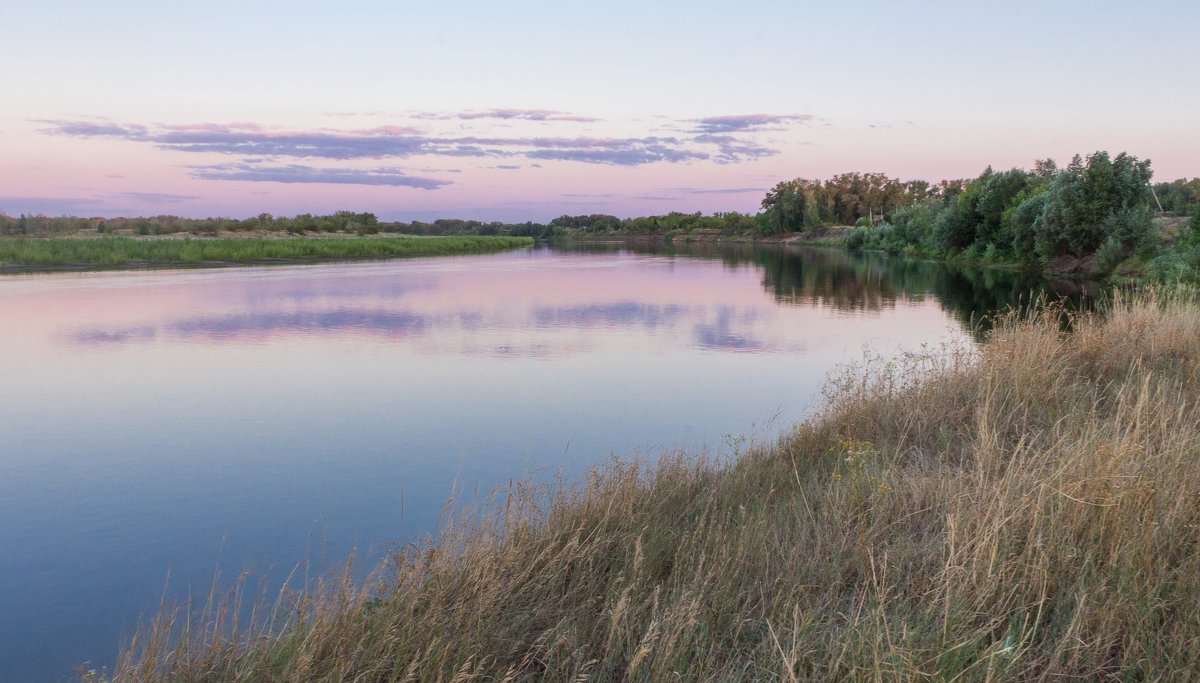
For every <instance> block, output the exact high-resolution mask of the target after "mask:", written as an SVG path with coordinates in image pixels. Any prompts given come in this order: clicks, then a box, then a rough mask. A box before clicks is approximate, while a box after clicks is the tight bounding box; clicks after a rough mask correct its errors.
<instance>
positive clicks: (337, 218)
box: [0, 211, 554, 238]
mask: <svg viewBox="0 0 1200 683" xmlns="http://www.w3.org/2000/svg"><path fill="white" fill-rule="evenodd" d="M89 231H95V232H98V233H100V234H114V235H173V234H192V235H208V236H216V235H220V234H225V233H231V232H233V233H236V232H278V233H290V234H295V235H305V234H314V233H351V234H357V235H377V234H379V233H403V234H406V235H438V236H442V235H456V236H469V235H477V236H496V235H508V236H513V237H535V238H545V237H551V236H553V232H554V230H553V229H552V228H550V227H549V226H547V225H543V224H540V223H531V222H530V223H499V222H490V223H485V222H482V221H469V220H458V219H438V220H436V221H433V222H431V223H424V222H421V221H413V222H411V223H403V222H384V221H380V220H379V219H378V217H376V216H375V214H373V213H355V212H353V211H338V212H336V213H332V214H329V215H325V216H316V215H313V214H308V213H305V214H300V215H298V216H292V217H287V216H272V215H271V214H269V213H264V214H260V215H258V216H255V217H253V218H247V219H244V220H238V219H236V218H181V217H179V216H149V217H141V218H77V217H74V216H58V217H52V216H42V215H36V216H26V215H21V216H17V217H12V216H7V215H5V214H3V213H0V235H17V236H28V237H49V236H54V235H64V234H76V233H80V232H89Z"/></svg>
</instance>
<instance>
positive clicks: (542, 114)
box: [414, 109, 600, 123]
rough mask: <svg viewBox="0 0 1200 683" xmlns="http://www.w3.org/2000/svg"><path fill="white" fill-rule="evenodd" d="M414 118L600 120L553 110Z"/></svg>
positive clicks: (471, 112)
mask: <svg viewBox="0 0 1200 683" xmlns="http://www.w3.org/2000/svg"><path fill="white" fill-rule="evenodd" d="M414 117H415V118H418V119H436V120H450V119H457V120H460V121H474V120H477V119H499V120H502V121H514V120H516V121H569V122H574V123H593V122H596V121H599V120H600V119H597V118H594V117H591V116H580V115H579V114H571V113H569V112H563V111H556V110H554V109H470V110H466V111H458V112H419V113H417V114H414Z"/></svg>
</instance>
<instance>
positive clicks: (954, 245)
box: [0, 151, 1200, 283]
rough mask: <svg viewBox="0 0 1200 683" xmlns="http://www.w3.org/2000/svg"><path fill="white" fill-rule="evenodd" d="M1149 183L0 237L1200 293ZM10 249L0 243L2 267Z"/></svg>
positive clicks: (993, 183) (23, 232)
mask: <svg viewBox="0 0 1200 683" xmlns="http://www.w3.org/2000/svg"><path fill="white" fill-rule="evenodd" d="M1152 178H1153V173H1152V171H1151V168H1150V161H1149V160H1139V159H1138V158H1137V157H1134V156H1131V155H1129V154H1125V153H1121V154H1118V155H1116V156H1110V155H1109V154H1108V153H1107V152H1103V151H1099V152H1095V153H1093V154H1090V155H1088V156H1087V157H1083V156H1079V155H1076V156H1075V157H1074V158H1073V159H1072V160H1071V162H1070V163H1069V164H1068V165H1067V166H1066V167H1065V168H1059V166H1058V164H1057V163H1056V162H1054V161H1053V160H1051V159H1042V160H1038V161H1037V162H1035V164H1034V166H1033V169H1032V170H1025V169H1021V168H1013V169H1009V170H1007V171H995V170H993V169H992V168H991V167H990V166H989V167H988V168H986V169H985V170H984V171H983V172H982V173H981V174H980V175H979V176H978V177H976V178H958V179H952V180H941V181H938V182H930V181H926V180H910V181H901V180H899V179H897V178H891V177H888V176H887V175H885V174H883V173H842V174H839V175H835V176H833V177H831V178H829V179H828V180H823V181H822V180H811V179H805V178H796V179H794V180H785V181H783V182H780V183H778V184H776V185H775V186H774V187H772V188H771V189H770V190H768V191H767V192H766V194H765V196H764V197H763V199H762V202H761V205H760V208H761V211H759V212H757V213H754V214H749V213H739V212H723V213H714V214H711V215H703V214H701V213H699V212H697V213H680V212H671V213H668V214H665V215H657V216H641V217H635V218H624V219H622V218H618V217H616V216H612V215H607V214H591V215H579V216H560V217H558V218H555V219H553V220H551V221H549V222H547V223H535V222H532V221H527V222H524V223H502V222H497V221H492V222H484V221H477V220H462V219H438V220H434V221H432V222H423V221H411V222H403V221H381V220H379V219H378V218H377V217H376V216H375V215H374V214H371V213H355V212H352V211H339V212H337V213H334V214H331V215H326V216H314V215H312V214H302V215H298V216H294V217H290V218H288V217H276V216H272V215H271V214H261V215H259V216H255V217H253V218H247V219H244V220H238V219H229V218H205V219H192V218H180V217H178V216H154V217H141V218H76V217H69V216H63V217H58V218H51V217H47V216H26V215H21V216H18V217H12V216H8V215H5V214H3V213H0V237H5V236H8V237H17V238H21V237H26V238H31V237H32V238H46V237H62V236H75V237H86V236H93V237H96V236H105V235H122V236H133V237H151V236H161V235H171V236H180V235H192V236H196V237H207V238H215V237H230V238H231V237H235V236H244V235H254V236H258V237H262V236H274V235H279V236H281V235H292V236H306V237H312V236H316V235H327V236H330V235H339V236H348V235H357V236H359V237H367V236H375V235H380V234H403V235H421V236H471V237H475V236H483V237H489V236H507V237H525V238H533V239H541V240H545V239H555V238H566V239H577V240H584V241H594V240H636V241H641V240H666V241H671V240H681V241H710V242H721V241H729V242H746V241H754V242H766V243H774V242H785V243H792V244H811V245H819V246H837V247H844V248H846V249H850V250H878V251H884V252H887V253H889V254H894V255H900V256H908V257H916V258H928V259H936V260H945V261H954V262H959V263H965V264H975V265H984V266H994V267H1007V268H1020V269H1024V270H1031V271H1039V270H1040V271H1042V272H1045V273H1051V274H1056V275H1064V274H1065V275H1072V276H1076V277H1080V278H1091V279H1102V280H1108V281H1111V282H1117V283H1133V282H1157V283H1173V282H1193V283H1195V282H1200V178H1192V179H1191V180H1186V179H1178V180H1173V181H1170V182H1158V183H1153V182H1152ZM6 241H7V240H6V239H0V267H3V265H2V264H3V263H5V259H4V256H3V251H2V249H3V245H4V243H5V242H6ZM106 244H107V246H113V245H114V244H115V243H106ZM331 248H333V247H331ZM347 248H349V247H347ZM50 251H53V249H51V250H50ZM97 258H103V257H99V256H98V257H97ZM268 258H269V257H268ZM285 258H287V257H286V256H285ZM134 260H136V259H134ZM233 260H235V261H236V260H240V259H237V258H235V259H233Z"/></svg>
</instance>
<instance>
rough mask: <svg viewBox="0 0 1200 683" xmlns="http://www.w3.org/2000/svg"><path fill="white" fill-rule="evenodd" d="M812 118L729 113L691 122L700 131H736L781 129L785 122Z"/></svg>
mask: <svg viewBox="0 0 1200 683" xmlns="http://www.w3.org/2000/svg"><path fill="white" fill-rule="evenodd" d="M813 119H814V117H813V116H812V115H811V114H731V115H726V116H708V117H705V118H702V119H695V120H694V121H693V123H695V124H696V130H697V132H700V133H737V132H745V131H752V130H764V129H774V130H781V129H782V128H783V126H784V125H785V124H789V123H807V122H809V121H812V120H813Z"/></svg>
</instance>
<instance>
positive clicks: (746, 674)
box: [116, 290, 1200, 681]
mask: <svg viewBox="0 0 1200 683" xmlns="http://www.w3.org/2000/svg"><path fill="white" fill-rule="evenodd" d="M1064 315H1067V314H1065V313H1063V312H1062V311H1060V310H1057V309H1055V308H1053V307H1043V308H1042V309H1041V310H1040V312H1038V313H1036V314H1034V315H1032V317H1029V318H1027V319H1018V318H1017V317H1016V316H1009V317H1008V318H1006V319H1004V320H1001V321H1000V322H999V324H997V325H996V328H995V331H994V332H993V333H992V335H991V339H990V341H988V342H987V343H986V344H985V345H984V346H983V347H982V348H981V349H980V350H978V351H968V350H959V351H957V352H950V353H947V354H942V355H939V356H936V357H932V358H930V357H912V358H908V359H904V360H901V361H898V362H892V363H885V364H883V365H882V367H866V368H859V369H858V370H856V371H850V372H847V373H846V374H845V375H843V376H841V377H839V378H837V379H835V380H834V381H832V382H831V383H830V384H829V387H828V389H827V394H828V396H827V399H828V401H827V403H826V407H825V408H824V410H823V411H822V412H821V413H820V414H819V415H817V416H816V417H814V418H813V419H811V420H810V421H808V422H806V423H804V424H802V425H800V426H798V427H797V428H796V429H795V430H794V432H793V433H791V434H789V435H788V436H786V437H785V438H783V439H781V441H780V442H779V443H778V444H775V445H770V446H765V447H756V448H753V449H751V450H750V451H749V452H748V453H746V454H744V455H743V456H742V457H741V458H740V459H739V460H738V461H737V462H736V463H735V464H733V465H721V464H718V463H715V462H713V461H710V460H706V459H703V458H689V457H686V456H684V455H679V454H676V455H670V456H667V457H665V458H664V459H663V460H662V462H660V463H658V464H657V465H655V466H653V467H648V466H645V465H640V464H625V465H613V466H611V467H608V468H605V469H603V470H602V471H599V472H597V473H596V474H594V475H593V476H592V477H590V478H589V479H588V480H587V481H586V482H585V483H583V484H582V485H579V486H575V487H568V488H566V489H565V490H560V491H558V492H557V493H551V492H548V491H544V490H536V489H533V488H531V487H528V486H524V485H521V486H517V487H515V488H514V489H513V490H512V491H511V492H510V494H509V495H508V498H507V501H502V502H505V504H503V505H501V506H500V512H498V513H496V514H495V515H490V516H484V517H483V518H482V521H479V518H476V520H477V521H475V522H464V523H457V524H450V525H447V527H446V528H445V529H443V531H442V533H441V535H440V538H439V540H438V541H437V542H430V543H429V544H427V545H424V546H422V547H409V548H408V549H407V550H406V551H405V552H403V553H400V554H398V555H397V556H396V557H394V558H393V559H392V560H391V562H390V564H389V566H387V567H386V568H384V569H383V570H381V572H380V573H378V574H377V575H376V576H375V577H374V578H373V579H372V580H371V581H369V582H367V583H365V584H362V583H356V582H354V581H352V580H351V579H350V578H349V573H347V574H345V575H342V576H339V577H332V578H329V579H326V580H324V581H322V582H320V583H319V584H318V585H311V586H310V587H309V590H307V591H304V592H302V593H298V594H295V595H291V596H286V597H284V598H283V599H282V600H281V601H279V602H278V603H277V604H276V608H275V611H274V613H272V614H268V615H266V616H265V617H263V618H260V619H257V620H256V622H255V623H254V624H252V625H249V626H246V625H244V624H243V625H240V626H239V627H238V628H236V629H233V628H230V622H231V621H233V620H234V619H235V617H234V615H236V614H237V613H239V610H238V609H237V607H236V605H235V606H233V607H229V606H228V605H227V606H226V607H224V608H222V606H221V604H220V603H221V602H222V601H219V600H218V601H216V602H215V603H214V604H212V605H210V607H209V609H208V611H207V616H206V617H204V618H201V619H192V620H191V621H188V620H187V617H186V613H185V612H184V611H172V610H164V612H163V613H162V614H160V616H159V619H158V620H157V621H156V622H155V623H153V624H151V625H149V626H148V627H147V628H146V630H145V631H144V632H143V633H142V634H141V635H140V636H139V637H138V639H137V640H136V641H135V642H134V643H133V645H132V647H131V648H130V649H129V650H128V651H127V652H126V654H125V655H124V656H123V657H122V659H121V661H120V664H119V666H118V670H117V672H116V678H117V679H119V680H123V681H159V680H171V681H441V680H445V681H521V680H555V681H558V680H561V681H567V680H605V681H624V680H645V681H660V680H689V681H690V680H712V681H731V680H781V681H799V680H829V679H851V680H881V681H882V680H887V681H891V680H923V679H936V680H1013V679H1018V680H1026V679H1028V680H1043V679H1062V678H1082V679H1085V680H1096V679H1119V680H1197V679H1200V553H1198V552H1197V542H1198V541H1200V526H1198V524H1200V426H1198V425H1200V407H1198V406H1200V402H1198V400H1197V399H1198V398H1200V306H1198V305H1197V303H1196V294H1195V293H1194V292H1193V291H1191V290H1175V291H1170V292H1161V293H1157V294H1156V293H1143V294H1138V295H1119V296H1117V297H1116V299H1115V301H1114V302H1113V303H1112V305H1111V306H1110V307H1109V310H1107V311H1106V312H1105V314H1104V315H1093V314H1071V316H1070V320H1069V327H1070V329H1071V330H1072V331H1071V332H1069V333H1067V332H1064V331H1063V329H1064V327H1063V319H1062V318H1063V316H1064ZM228 600H232V601H236V600H237V597H236V595H233V596H232V597H230V598H228Z"/></svg>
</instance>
